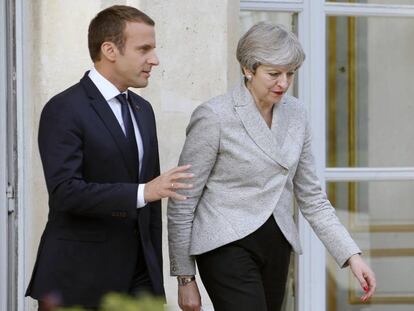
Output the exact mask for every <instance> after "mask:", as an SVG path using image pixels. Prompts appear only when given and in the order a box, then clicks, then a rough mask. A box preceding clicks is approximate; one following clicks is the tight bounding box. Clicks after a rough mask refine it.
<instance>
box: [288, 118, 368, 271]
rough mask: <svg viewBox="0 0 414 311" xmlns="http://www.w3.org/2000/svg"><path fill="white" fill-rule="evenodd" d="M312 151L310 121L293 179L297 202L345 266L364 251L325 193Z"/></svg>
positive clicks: (307, 218)
mask: <svg viewBox="0 0 414 311" xmlns="http://www.w3.org/2000/svg"><path fill="white" fill-rule="evenodd" d="M305 118H306V117H305ZM311 149H312V148H311V132H310V126H309V123H308V122H307V124H306V130H305V139H304V144H303V146H302V152H301V155H300V159H299V163H298V167H297V170H296V173H295V176H294V178H293V183H294V191H295V196H296V200H297V203H298V205H299V208H300V210H301V212H302V214H303V216H304V217H305V218H306V220H307V221H308V222H309V224H310V225H311V227H312V229H313V230H314V231H315V233H316V234H317V236H318V237H319V239H320V240H321V241H322V243H323V244H324V245H325V247H326V248H327V250H328V252H329V253H330V254H331V255H332V256H333V258H334V259H335V260H336V262H337V263H338V265H339V266H341V267H343V266H345V265H346V261H347V260H348V259H349V257H351V256H352V255H354V254H357V253H360V252H361V251H360V249H359V248H358V246H357V245H356V244H355V242H354V241H353V239H352V238H351V236H350V235H349V233H348V231H347V230H346V229H345V227H344V226H343V225H342V224H341V223H340V221H339V219H338V217H337V216H336V213H335V210H334V208H333V207H332V205H331V203H330V202H329V200H328V199H327V197H326V193H325V192H324V191H323V190H322V187H321V184H320V182H319V180H318V177H317V175H316V170H315V161H314V158H313V155H312V150H311Z"/></svg>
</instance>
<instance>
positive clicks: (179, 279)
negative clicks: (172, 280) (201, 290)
mask: <svg viewBox="0 0 414 311" xmlns="http://www.w3.org/2000/svg"><path fill="white" fill-rule="evenodd" d="M193 281H195V276H194V275H193V276H189V277H186V276H177V282H178V286H186V285H187V284H189V283H191V282H193Z"/></svg>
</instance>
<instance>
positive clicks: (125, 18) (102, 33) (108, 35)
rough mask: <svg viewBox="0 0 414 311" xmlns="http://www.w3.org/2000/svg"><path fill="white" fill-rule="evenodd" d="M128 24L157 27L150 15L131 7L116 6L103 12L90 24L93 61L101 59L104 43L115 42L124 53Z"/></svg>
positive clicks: (89, 44) (89, 39) (89, 40)
mask: <svg viewBox="0 0 414 311" xmlns="http://www.w3.org/2000/svg"><path fill="white" fill-rule="evenodd" d="M127 22H140V23H144V24H147V25H150V26H154V25H155V23H154V21H153V20H152V19H151V18H150V17H149V16H148V15H146V14H145V13H143V12H141V11H140V10H138V9H136V8H133V7H130V6H126V5H114V6H111V7H109V8H106V9H105V10H102V11H101V12H99V13H98V14H97V15H96V16H95V17H94V18H93V19H92V21H91V23H90V24H89V31H88V48H89V55H90V56H91V58H92V61H94V62H95V61H99V60H100V59H101V46H102V43H104V42H113V43H114V44H115V45H116V47H117V48H118V49H119V50H120V51H121V52H122V51H123V49H124V46H125V36H124V30H125V27H126V24H127Z"/></svg>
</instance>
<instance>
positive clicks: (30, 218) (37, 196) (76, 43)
mask: <svg viewBox="0 0 414 311" xmlns="http://www.w3.org/2000/svg"><path fill="white" fill-rule="evenodd" d="M113 4H127V5H132V6H136V7H138V8H139V9H141V10H143V11H144V12H146V13H147V14H148V15H149V16H151V17H152V18H153V19H154V20H155V22H156V34H157V52H158V55H159V58H160V61H161V64H160V66H159V67H157V68H155V69H154V73H153V74H152V77H151V80H150V85H149V87H148V88H146V89H144V90H140V93H141V94H142V95H143V96H144V97H145V98H146V99H148V100H149V101H150V102H151V103H152V104H153V107H154V109H155V113H156V118H157V125H158V137H159V144H160V153H161V168H162V170H166V169H168V168H170V167H172V166H175V165H176V164H177V160H178V156H179V153H180V150H181V147H182V144H183V142H184V138H185V127H186V125H187V122H188V120H189V116H190V113H191V111H192V110H193V109H194V108H195V106H197V105H198V104H200V103H201V102H203V101H205V100H207V99H209V98H210V97H212V96H215V95H218V94H220V93H223V92H225V91H226V90H227V89H228V88H229V87H230V86H231V85H232V84H234V83H235V82H236V81H237V79H238V75H239V69H238V65H237V62H236V59H235V56H234V55H235V47H236V43H237V40H238V37H239V34H238V14H239V2H238V0H215V1H207V0H204V1H192V0H170V1H165V0H141V1H139V0H136V1H113V0H100V1H98V0H95V1H84V0H71V1H65V0H43V1H36V2H35V3H34V2H27V3H26V7H25V8H24V10H25V12H24V13H25V15H26V17H27V19H26V20H25V22H24V23H25V38H26V39H27V41H25V42H24V48H25V56H24V57H25V59H24V63H25V71H24V75H25V76H24V82H25V86H26V96H25V97H24V98H23V114H24V115H22V116H20V117H19V120H20V123H23V126H21V128H22V131H23V132H24V133H20V135H21V137H23V140H24V142H23V143H22V144H24V146H25V147H24V149H23V150H22V152H23V155H22V158H23V163H22V164H23V166H22V167H23V168H24V170H25V174H24V175H23V176H24V178H23V180H22V181H21V184H22V189H23V191H22V193H21V202H24V207H23V208H24V209H23V210H24V219H25V226H24V241H23V245H24V248H23V252H24V253H21V254H20V256H24V271H23V276H22V277H21V280H20V281H22V282H24V285H23V286H24V287H26V286H27V284H28V281H29V278H30V275H31V271H32V267H33V264H34V261H35V256H36V252H37V247H38V243H39V239H40V235H41V233H42V231H43V228H44V225H45V223H46V218H47V212H48V207H47V194H46V187H45V182H44V178H43V171H42V167H41V162H40V157H39V153H38V148H37V129H38V121H39V117H40V112H41V109H42V108H43V105H44V104H45V103H46V102H47V100H48V99H49V98H50V97H51V96H53V95H54V94H56V93H58V92H60V91H62V90H64V89H65V88H67V87H69V86H71V85H72V84H74V83H76V82H77V81H79V79H80V78H81V77H82V75H83V74H84V72H85V71H86V70H88V69H89V68H90V67H91V66H92V63H91V61H90V59H89V54H88V49H87V28H88V24H89V22H90V20H91V19H92V18H93V16H94V15H95V14H96V13H97V12H98V11H100V10H101V9H103V8H105V7H107V6H110V5H113ZM163 203H164V218H163V223H164V229H165V228H166V217H165V203H166V202H163ZM166 238H167V234H166V230H164V245H163V249H164V258H165V262H164V271H165V284H166V292H167V300H168V304H169V305H170V306H171V308H172V309H174V308H175V307H174V305H175V304H176V303H175V302H176V290H177V288H176V281H175V279H173V278H171V277H169V276H168V275H169V269H168V252H167V245H166ZM203 301H206V302H207V301H208V298H207V297H206V295H205V294H204V295H203ZM25 303H26V309H25V310H36V305H37V304H36V303H35V302H34V301H33V300H31V299H26V300H25Z"/></svg>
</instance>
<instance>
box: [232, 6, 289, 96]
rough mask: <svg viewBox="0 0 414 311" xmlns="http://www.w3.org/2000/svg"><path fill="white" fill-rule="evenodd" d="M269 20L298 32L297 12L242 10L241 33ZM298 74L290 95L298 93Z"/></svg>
mask: <svg viewBox="0 0 414 311" xmlns="http://www.w3.org/2000/svg"><path fill="white" fill-rule="evenodd" d="M261 21H267V22H270V23H273V24H282V25H283V26H285V27H286V28H287V29H289V30H291V31H293V32H294V33H296V34H297V27H296V25H297V14H296V13H290V12H269V11H266V12H264V11H241V12H240V27H239V29H240V35H243V34H244V33H245V32H246V31H247V30H248V29H249V28H250V27H251V26H253V25H254V24H256V23H258V22H261ZM296 81H297V75H295V81H294V82H293V84H292V86H291V87H290V88H289V90H288V92H287V93H288V94H289V95H293V96H296V94H297V82H296Z"/></svg>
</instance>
